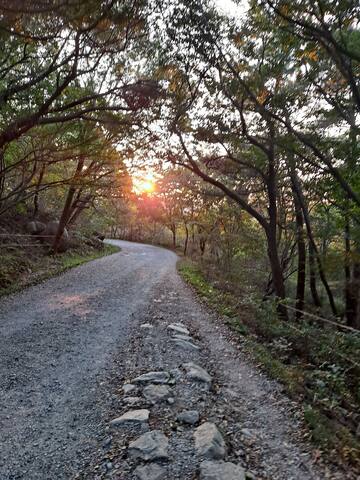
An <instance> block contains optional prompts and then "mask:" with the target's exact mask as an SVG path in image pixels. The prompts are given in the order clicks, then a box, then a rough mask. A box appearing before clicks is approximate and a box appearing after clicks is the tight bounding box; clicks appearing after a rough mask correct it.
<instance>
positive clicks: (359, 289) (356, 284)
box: [351, 245, 360, 330]
mask: <svg viewBox="0 0 360 480" xmlns="http://www.w3.org/2000/svg"><path fill="white" fill-rule="evenodd" d="M355 253H356V255H357V257H358V259H357V260H356V261H355V262H354V266H353V278H352V284H353V295H354V297H355V300H356V314H355V316H354V319H353V322H352V324H351V326H352V327H354V328H357V329H359V330H360V246H359V245H358V246H357V249H356V252H355Z"/></svg>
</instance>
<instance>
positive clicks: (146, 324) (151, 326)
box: [140, 323, 154, 330]
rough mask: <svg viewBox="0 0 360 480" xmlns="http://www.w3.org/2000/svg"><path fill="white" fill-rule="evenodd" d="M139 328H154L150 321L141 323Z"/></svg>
mask: <svg viewBox="0 0 360 480" xmlns="http://www.w3.org/2000/svg"><path fill="white" fill-rule="evenodd" d="M140 328H148V329H149V330H150V329H151V328H154V326H153V325H151V323H142V324H141V325H140Z"/></svg>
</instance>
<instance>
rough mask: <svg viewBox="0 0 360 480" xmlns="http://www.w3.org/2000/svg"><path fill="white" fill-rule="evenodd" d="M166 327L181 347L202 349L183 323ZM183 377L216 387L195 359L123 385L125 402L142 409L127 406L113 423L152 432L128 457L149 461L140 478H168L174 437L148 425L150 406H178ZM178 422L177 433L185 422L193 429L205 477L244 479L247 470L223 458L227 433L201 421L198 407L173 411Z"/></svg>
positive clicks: (207, 387)
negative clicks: (176, 390)
mask: <svg viewBox="0 0 360 480" xmlns="http://www.w3.org/2000/svg"><path fill="white" fill-rule="evenodd" d="M147 330H148V328H147ZM167 330H168V331H169V332H171V334H172V338H171V340H172V341H174V343H175V345H176V346H178V347H181V348H182V349H184V348H185V349H190V350H198V349H199V346H197V345H196V344H195V343H194V340H193V338H192V337H191V336H190V332H189V330H188V329H187V328H186V327H185V326H184V325H182V324H178V323H177V324H175V323H174V324H170V325H168V326H167ZM183 378H184V379H187V381H190V382H192V383H193V384H196V385H198V387H200V388H201V389H202V390H201V391H203V392H205V395H206V392H208V391H209V390H210V388H211V384H212V377H211V376H210V375H209V373H208V372H207V371H206V370H205V369H204V368H202V367H201V366H200V365H197V364H196V363H194V362H186V363H183V364H182V365H181V368H179V369H174V370H172V371H149V372H146V373H143V374H141V375H139V376H138V377H136V378H134V379H133V380H132V381H131V383H125V384H124V385H123V387H122V390H123V394H124V398H123V402H124V403H125V404H131V403H132V402H130V401H129V400H130V399H133V403H134V404H136V405H139V406H141V407H142V408H140V409H130V410H127V411H126V412H124V413H123V414H122V415H121V416H120V417H118V418H115V419H114V420H112V421H111V423H110V425H111V427H114V428H119V427H120V428H121V427H124V428H125V427H128V426H133V427H134V426H138V427H140V428H142V429H144V428H145V429H146V430H147V431H146V432H145V433H142V434H141V435H140V436H138V437H137V438H136V439H135V440H133V441H131V442H130V443H129V444H128V448H127V452H128V456H129V458H131V459H132V460H135V461H136V462H143V463H144V462H145V463H144V464H138V465H137V466H136V467H135V469H134V471H133V474H134V475H135V477H134V478H138V479H139V480H162V479H167V478H169V477H167V473H166V464H168V462H171V460H172V458H170V457H169V444H170V441H169V438H168V436H167V435H166V434H165V433H164V432H163V431H161V430H159V429H152V428H151V426H150V425H149V423H150V422H151V424H152V425H153V424H156V418H152V413H151V412H150V410H148V409H147V408H145V406H150V409H151V408H152V407H155V406H158V405H159V404H162V403H165V404H167V405H173V403H175V400H174V398H173V394H172V387H173V386H174V385H175V384H176V383H177V382H179V381H181V380H182V379H183ZM134 392H135V393H134ZM129 393H131V394H133V393H134V394H136V396H134V397H127V395H128V394H129ZM140 395H141V396H140ZM201 398H202V397H200V400H201ZM177 401H179V399H177ZM144 404H145V405H144ZM174 410H175V408H174ZM154 416H155V415H154ZM203 420H206V419H203ZM173 421H174V425H173V429H174V428H175V429H176V431H179V432H181V430H182V428H186V426H187V427H188V428H191V429H193V434H192V441H191V445H190V446H188V448H190V449H191V451H192V452H193V455H194V458H195V459H196V460H195V461H197V462H198V471H199V475H200V476H199V478H200V480H245V471H244V469H243V468H242V467H241V466H239V465H236V464H234V463H232V462H226V461H224V459H225V458H226V455H227V450H228V449H227V445H226V442H225V440H224V437H223V435H222V433H221V432H220V431H219V429H218V427H217V425H216V424H215V423H213V422H211V421H203V422H202V423H201V424H200V425H199V422H200V414H199V411H198V410H195V409H183V410H180V411H177V412H176V411H174V412H173ZM181 425H184V426H185V427H182V426H181ZM179 455H181V452H179ZM159 462H160V463H159ZM164 462H165V463H164Z"/></svg>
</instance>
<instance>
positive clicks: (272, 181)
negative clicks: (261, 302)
mask: <svg viewBox="0 0 360 480" xmlns="http://www.w3.org/2000/svg"><path fill="white" fill-rule="evenodd" d="M269 128H270V136H271V141H270V142H271V143H270V146H269V151H268V159H269V167H268V175H267V185H266V187H267V191H268V198H269V207H268V213H269V224H268V227H267V228H266V229H265V232H266V238H267V246H268V256H269V261H270V267H271V274H272V282H273V285H274V291H275V295H276V296H277V298H278V300H279V301H280V302H279V304H278V312H279V315H280V316H281V317H282V318H284V319H286V320H287V319H288V313H287V308H286V306H285V305H284V304H283V303H282V301H283V300H285V298H286V292H285V283H284V276H283V271H282V268H281V262H280V258H279V252H278V241H277V222H278V207H277V178H276V177H277V174H276V168H275V152H274V142H273V139H274V135H275V132H274V128H273V125H272V124H271V125H269Z"/></svg>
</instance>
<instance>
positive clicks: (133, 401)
mask: <svg viewBox="0 0 360 480" xmlns="http://www.w3.org/2000/svg"><path fill="white" fill-rule="evenodd" d="M122 400H123V402H124V403H126V404H127V405H131V406H135V405H136V406H138V405H141V403H142V402H143V399H142V398H141V397H124V398H123V399H122Z"/></svg>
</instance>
